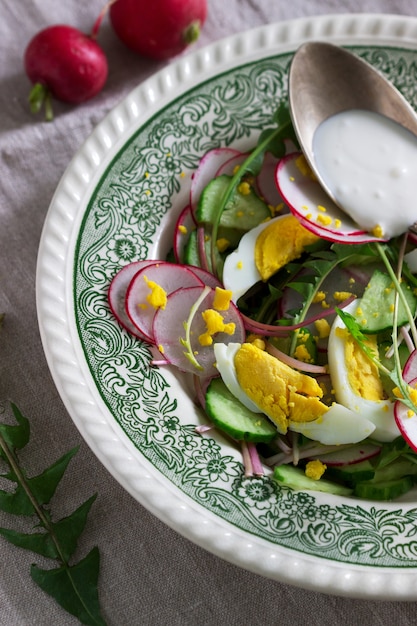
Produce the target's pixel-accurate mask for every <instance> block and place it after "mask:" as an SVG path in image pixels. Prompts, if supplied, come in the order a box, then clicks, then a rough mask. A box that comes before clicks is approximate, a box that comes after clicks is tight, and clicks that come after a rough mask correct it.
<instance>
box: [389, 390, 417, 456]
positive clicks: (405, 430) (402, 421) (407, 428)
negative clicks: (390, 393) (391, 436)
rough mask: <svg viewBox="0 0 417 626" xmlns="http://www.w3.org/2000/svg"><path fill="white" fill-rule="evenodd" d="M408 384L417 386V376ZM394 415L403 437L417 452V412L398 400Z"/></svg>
mask: <svg viewBox="0 0 417 626" xmlns="http://www.w3.org/2000/svg"><path fill="white" fill-rule="evenodd" d="M408 384H409V385H410V386H411V387H415V386H416V385H417V378H414V379H413V380H410V381H409V382H408ZM394 417H395V422H396V424H397V426H398V429H399V431H400V433H401V435H402V437H403V439H404V440H405V441H406V442H407V443H408V445H409V446H410V448H412V450H414V452H417V413H415V412H413V411H411V409H409V408H408V406H406V405H405V404H404V403H403V402H401V401H400V400H397V401H396V403H395V405H394Z"/></svg>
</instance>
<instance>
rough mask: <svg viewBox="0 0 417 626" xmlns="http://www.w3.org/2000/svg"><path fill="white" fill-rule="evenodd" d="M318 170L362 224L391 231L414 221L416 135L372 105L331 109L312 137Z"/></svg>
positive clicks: (396, 232)
mask: <svg viewBox="0 0 417 626" xmlns="http://www.w3.org/2000/svg"><path fill="white" fill-rule="evenodd" d="M313 151H314V157H315V160H316V164H317V167H318V171H319V172H320V174H321V176H322V177H323V180H324V182H325V183H326V184H327V186H328V188H329V189H330V191H331V192H332V193H333V197H334V198H335V199H336V201H337V202H338V203H340V206H341V207H343V209H344V211H345V212H346V213H347V214H348V215H350V217H351V218H352V219H353V220H354V221H355V222H356V223H357V224H358V225H359V226H360V227H361V228H362V229H364V230H366V231H370V232H372V231H373V230H374V228H375V227H377V226H380V227H381V229H382V233H383V236H384V237H387V238H388V237H395V236H397V235H400V234H402V233H404V232H406V231H407V229H408V227H409V226H410V225H411V224H413V223H414V222H415V221H417V137H416V136H415V135H413V134H412V133H411V132H409V131H408V130H407V129H406V128H404V127H403V126H401V125H399V124H397V123H396V122H394V121H393V120H390V119H389V118H387V117H385V116H383V115H380V114H378V113H374V112H372V111H363V110H356V109H354V110H349V111H343V112H342V113H337V114H336V115H333V116H332V117H330V118H328V119H327V120H325V121H324V122H322V123H321V124H320V126H319V127H318V128H317V130H316V132H315V134H314V137H313Z"/></svg>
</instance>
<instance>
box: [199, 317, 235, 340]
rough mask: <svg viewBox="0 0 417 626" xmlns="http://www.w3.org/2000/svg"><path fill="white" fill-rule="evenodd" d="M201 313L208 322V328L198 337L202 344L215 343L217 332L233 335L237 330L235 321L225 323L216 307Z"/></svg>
mask: <svg viewBox="0 0 417 626" xmlns="http://www.w3.org/2000/svg"><path fill="white" fill-rule="evenodd" d="M201 315H202V317H203V320H204V321H205V323H206V329H207V330H206V332H204V333H202V334H201V335H200V336H199V338H198V340H199V342H200V345H202V346H211V344H212V343H213V335H215V334H216V333H226V334H227V335H233V333H234V332H235V329H236V324H234V323H233V322H229V323H228V324H225V323H224V319H223V317H222V315H221V314H220V313H219V312H218V311H215V310H214V309H206V310H205V311H203V312H202V314H201Z"/></svg>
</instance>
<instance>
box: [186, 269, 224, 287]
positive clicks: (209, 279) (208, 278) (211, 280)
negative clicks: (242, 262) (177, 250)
mask: <svg viewBox="0 0 417 626" xmlns="http://www.w3.org/2000/svg"><path fill="white" fill-rule="evenodd" d="M186 267H188V269H190V270H191V271H192V272H193V274H195V275H196V276H197V277H198V278H199V279H200V280H201V282H202V283H203V284H204V285H208V286H209V287H213V289H215V288H216V287H221V288H223V285H222V283H221V282H220V281H219V279H218V278H216V277H215V276H214V275H213V274H212V273H211V272H209V271H208V270H204V269H203V268H202V267H196V266H195V265H187V266H186Z"/></svg>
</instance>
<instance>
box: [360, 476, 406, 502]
mask: <svg viewBox="0 0 417 626" xmlns="http://www.w3.org/2000/svg"><path fill="white" fill-rule="evenodd" d="M413 485H414V482H413V479H412V478H411V476H404V477H403V478H397V479H396V480H385V481H382V482H379V483H374V482H372V481H365V482H362V483H358V484H357V485H355V488H354V490H353V495H354V496H357V497H358V498H365V499H367V500H380V501H385V502H386V501H388V500H394V499H395V498H399V497H400V496H402V495H404V494H405V493H407V492H408V491H410V489H412V487H413Z"/></svg>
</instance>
